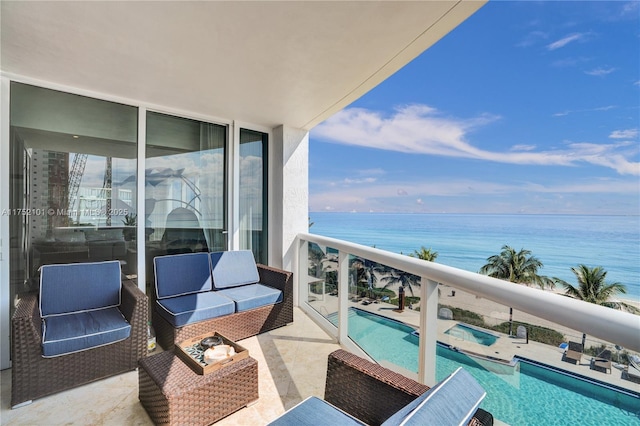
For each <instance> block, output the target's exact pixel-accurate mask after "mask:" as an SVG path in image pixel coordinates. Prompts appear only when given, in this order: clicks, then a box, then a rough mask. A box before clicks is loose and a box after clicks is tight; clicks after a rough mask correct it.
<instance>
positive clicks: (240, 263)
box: [211, 250, 260, 289]
mask: <svg viewBox="0 0 640 426" xmlns="http://www.w3.org/2000/svg"><path fill="white" fill-rule="evenodd" d="M211 275H212V276H213V286H214V287H215V288H216V289H222V288H229V287H236V286H239V285H245V284H254V283H257V282H258V281H260V276H259V275H258V267H257V266H256V261H255V259H254V257H253V252H251V251H250V250H236V251H219V252H215V253H211Z"/></svg>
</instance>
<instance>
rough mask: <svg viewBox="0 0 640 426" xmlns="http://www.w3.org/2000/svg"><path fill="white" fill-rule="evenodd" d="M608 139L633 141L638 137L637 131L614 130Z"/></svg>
mask: <svg viewBox="0 0 640 426" xmlns="http://www.w3.org/2000/svg"><path fill="white" fill-rule="evenodd" d="M609 137H610V138H611V139H635V138H637V137H638V129H626V130H614V131H613V132H611V134H610V135H609Z"/></svg>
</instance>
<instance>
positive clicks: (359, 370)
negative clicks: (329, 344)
mask: <svg viewBox="0 0 640 426" xmlns="http://www.w3.org/2000/svg"><path fill="white" fill-rule="evenodd" d="M427 390H429V387H428V386H426V385H423V384H420V383H418V382H416V381H415V380H412V379H410V378H408V377H405V376H403V375H401V374H398V373H395V372H393V371H391V370H389V369H387V368H385V367H382V366H381V365H379V364H375V363H372V362H370V361H368V360H366V359H363V358H361V357H359V356H357V355H354V354H352V353H349V352H347V351H345V350H342V349H338V350H337V351H334V352H332V353H331V354H329V360H328V365H327V381H326V385H325V391H324V392H325V395H324V399H325V401H327V402H329V403H331V404H333V405H335V406H336V407H338V408H340V409H341V410H343V411H346V412H347V413H349V414H351V415H352V416H354V417H356V418H358V419H360V420H361V421H363V422H364V423H366V424H368V425H371V426H376V425H380V424H382V423H384V421H385V420H387V419H388V418H389V417H391V416H392V415H393V414H395V413H396V412H397V411H399V410H400V409H401V408H402V407H404V406H405V405H407V404H408V403H409V402H411V401H413V400H414V399H415V398H417V397H418V396H420V395H422V394H423V393H424V392H426V391H427ZM452 403H455V402H452ZM469 424H474V425H492V424H493V416H492V415H491V414H490V413H488V412H486V411H484V410H482V409H478V411H477V412H476V414H475V415H474V418H473V419H472V420H471V422H470V423H469Z"/></svg>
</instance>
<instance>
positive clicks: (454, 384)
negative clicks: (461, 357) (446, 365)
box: [382, 367, 487, 426]
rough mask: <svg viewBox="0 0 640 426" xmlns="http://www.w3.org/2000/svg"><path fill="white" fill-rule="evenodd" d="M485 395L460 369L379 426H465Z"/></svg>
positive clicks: (465, 372) (472, 379) (471, 378)
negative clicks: (434, 425) (438, 425)
mask: <svg viewBox="0 0 640 426" xmlns="http://www.w3.org/2000/svg"><path fill="white" fill-rule="evenodd" d="M486 395H487V393H486V392H485V391H484V389H483V388H482V387H481V386H480V384H479V383H478V382H477V381H476V379H474V378H473V376H472V375H471V374H469V372H467V371H466V370H464V369H463V368H462V367H460V368H458V369H457V370H456V371H455V372H453V373H452V374H451V375H449V376H448V377H447V378H446V379H444V380H443V381H441V382H440V383H438V384H437V385H436V386H434V387H432V388H431V389H429V390H428V391H427V392H425V393H423V394H422V395H420V396H419V397H418V398H416V399H414V400H413V401H412V402H410V403H409V404H407V405H406V406H405V407H403V408H402V409H401V410H399V411H398V412H396V413H395V414H394V415H393V416H391V417H389V418H388V419H387V420H385V422H384V423H382V425H383V426H396V425H403V426H405V425H406V426H422V425H431V424H443V425H454V424H455V425H466V424H467V423H469V421H470V420H471V418H473V415H474V414H475V412H476V411H477V410H478V406H479V405H480V402H482V400H483V399H484V397H485V396H486Z"/></svg>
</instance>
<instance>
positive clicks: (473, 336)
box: [444, 324, 498, 346]
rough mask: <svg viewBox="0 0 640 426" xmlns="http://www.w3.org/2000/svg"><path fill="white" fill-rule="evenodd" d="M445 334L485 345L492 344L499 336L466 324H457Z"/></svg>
mask: <svg viewBox="0 0 640 426" xmlns="http://www.w3.org/2000/svg"><path fill="white" fill-rule="evenodd" d="M444 334H448V335H450V336H451V337H456V338H458V339H462V340H467V341H469V342H474V343H478V344H480V345H484V346H491V345H493V344H494V343H495V342H496V341H497V340H498V336H494V335H493V334H491V333H486V332H484V331H481V330H476V329H475V328H473V327H468V326H466V325H464V324H456V325H454V326H453V327H451V328H450V329H448V330H447V331H445V332H444Z"/></svg>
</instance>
